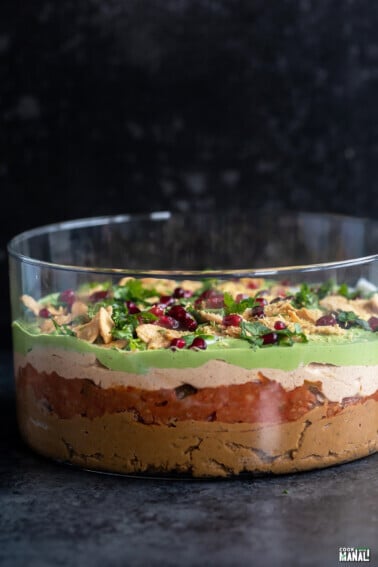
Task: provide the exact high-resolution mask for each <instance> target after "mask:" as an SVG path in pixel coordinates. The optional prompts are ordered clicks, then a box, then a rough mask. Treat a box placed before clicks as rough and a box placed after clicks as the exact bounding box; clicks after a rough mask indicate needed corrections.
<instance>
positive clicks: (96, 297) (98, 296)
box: [89, 289, 108, 303]
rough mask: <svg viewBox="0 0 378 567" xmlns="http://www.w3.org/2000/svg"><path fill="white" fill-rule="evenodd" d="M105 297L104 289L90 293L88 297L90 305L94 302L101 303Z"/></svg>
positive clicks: (106, 294) (106, 295)
mask: <svg viewBox="0 0 378 567" xmlns="http://www.w3.org/2000/svg"><path fill="white" fill-rule="evenodd" d="M107 297H108V291H107V290H106V289H102V290H100V291H94V292H93V293H91V295H90V296H89V301H92V303H96V301H102V300H103V299H106V298H107Z"/></svg>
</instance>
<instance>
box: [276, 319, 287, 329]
mask: <svg viewBox="0 0 378 567" xmlns="http://www.w3.org/2000/svg"><path fill="white" fill-rule="evenodd" d="M274 328H275V329H276V331H283V330H284V329H286V324H285V323H284V322H283V321H276V322H275V323H274Z"/></svg>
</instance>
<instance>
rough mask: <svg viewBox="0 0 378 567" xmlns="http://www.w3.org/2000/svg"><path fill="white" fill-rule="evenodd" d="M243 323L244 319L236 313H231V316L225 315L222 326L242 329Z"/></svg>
mask: <svg viewBox="0 0 378 567" xmlns="http://www.w3.org/2000/svg"><path fill="white" fill-rule="evenodd" d="M241 322H242V317H240V315H237V314H236V313H231V314H230V315H225V316H224V317H223V319H222V325H225V327H240V323H241Z"/></svg>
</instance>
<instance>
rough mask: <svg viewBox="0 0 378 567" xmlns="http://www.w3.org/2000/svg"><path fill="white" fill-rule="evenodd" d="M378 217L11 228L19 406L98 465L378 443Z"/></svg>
mask: <svg viewBox="0 0 378 567" xmlns="http://www.w3.org/2000/svg"><path fill="white" fill-rule="evenodd" d="M377 251H378V223H377V222H375V221H373V220H369V219H362V218H351V217H343V216H337V215H328V214H310V213H305V212H304V213H288V212H282V211H281V212H280V211H276V212H275V213H274V214H272V213H262V212H258V211H254V210H246V211H243V212H240V211H228V212H217V213H209V214H205V213H204V214H188V215H185V214H177V213H169V212H156V213H152V214H146V215H132V216H128V215H122V216H111V217H101V218H89V219H81V220H75V221H72V222H65V223H61V224H55V225H49V226H44V227H41V228H37V229H34V230H30V231H28V232H25V233H22V234H20V235H18V236H16V237H15V238H13V239H12V240H11V242H10V243H9V245H8V252H9V268H10V290H11V307H12V319H13V322H12V331H13V345H14V368H15V380H16V393H17V410H18V422H19V428H20V431H21V434H22V436H23V438H24V439H25V441H26V442H27V443H28V445H29V446H30V447H31V448H33V449H34V450H35V451H37V452H38V453H40V454H42V455H45V456H47V457H50V458H52V459H55V460H58V461H60V462H65V463H70V464H72V465H76V466H79V467H82V468H85V469H90V470H97V471H107V472H112V473H121V474H132V475H138V474H140V475H149V474H150V475H154V476H156V475H161V476H169V477H172V476H175V475H178V476H184V477H197V478H210V477H228V476H238V475H245V474H246V475H256V474H283V473H289V472H290V473H291V472H295V471H304V470H310V469H314V468H321V467H327V466H331V465H336V464H340V463H344V462H347V461H351V460H354V459H357V458H361V457H365V456H367V455H369V454H372V453H374V452H375V451H376V450H377V428H378V333H377V330H378V294H377V284H378V255H377Z"/></svg>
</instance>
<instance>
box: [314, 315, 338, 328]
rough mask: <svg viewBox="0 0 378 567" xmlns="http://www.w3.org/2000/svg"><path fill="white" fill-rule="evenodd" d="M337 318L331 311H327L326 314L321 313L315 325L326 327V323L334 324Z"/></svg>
mask: <svg viewBox="0 0 378 567" xmlns="http://www.w3.org/2000/svg"><path fill="white" fill-rule="evenodd" d="M336 324H337V320H336V317H335V316H334V315H333V314H332V313H327V314H326V315H322V316H321V317H319V319H317V320H316V321H315V325H316V326H317V327H326V326H328V325H336Z"/></svg>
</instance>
